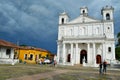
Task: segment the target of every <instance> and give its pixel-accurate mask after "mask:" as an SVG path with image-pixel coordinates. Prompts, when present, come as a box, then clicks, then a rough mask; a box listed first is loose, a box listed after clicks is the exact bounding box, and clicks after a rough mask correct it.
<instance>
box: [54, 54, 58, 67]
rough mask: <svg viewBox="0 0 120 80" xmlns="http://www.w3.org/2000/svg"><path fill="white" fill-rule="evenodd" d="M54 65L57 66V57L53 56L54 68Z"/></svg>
mask: <svg viewBox="0 0 120 80" xmlns="http://www.w3.org/2000/svg"><path fill="white" fill-rule="evenodd" d="M56 64H57V56H56V55H54V67H56Z"/></svg>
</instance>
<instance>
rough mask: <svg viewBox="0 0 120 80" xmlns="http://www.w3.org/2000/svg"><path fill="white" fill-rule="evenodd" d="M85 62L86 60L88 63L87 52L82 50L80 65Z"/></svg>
mask: <svg viewBox="0 0 120 80" xmlns="http://www.w3.org/2000/svg"><path fill="white" fill-rule="evenodd" d="M83 60H85V63H87V51H86V50H81V52H80V64H83Z"/></svg>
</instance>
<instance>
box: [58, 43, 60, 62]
mask: <svg viewBox="0 0 120 80" xmlns="http://www.w3.org/2000/svg"><path fill="white" fill-rule="evenodd" d="M59 59H60V45H59V44H58V45H57V63H59V61H60V60H59Z"/></svg>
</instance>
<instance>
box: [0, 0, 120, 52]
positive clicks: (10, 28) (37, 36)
mask: <svg viewBox="0 0 120 80" xmlns="http://www.w3.org/2000/svg"><path fill="white" fill-rule="evenodd" d="M106 5H109V6H113V7H114V22H115V35H116V34H117V33H118V32H120V26H119V24H120V6H119V5H120V1H119V0H0V39H4V40H7V41H10V42H13V43H17V41H19V44H26V45H31V46H36V47H40V48H43V49H47V50H49V51H51V52H52V53H56V52H57V43H56V40H57V31H58V17H59V14H60V13H62V12H63V11H66V12H67V13H68V15H69V16H70V18H71V19H74V18H76V17H78V16H79V15H80V7H82V6H87V7H88V9H89V16H91V17H95V18H97V19H101V18H102V16H101V9H102V7H105V6H106Z"/></svg>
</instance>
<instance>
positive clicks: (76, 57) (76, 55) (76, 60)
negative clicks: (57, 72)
mask: <svg viewBox="0 0 120 80" xmlns="http://www.w3.org/2000/svg"><path fill="white" fill-rule="evenodd" d="M75 46H76V53H75V64H77V62H78V43H76V45H75Z"/></svg>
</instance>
